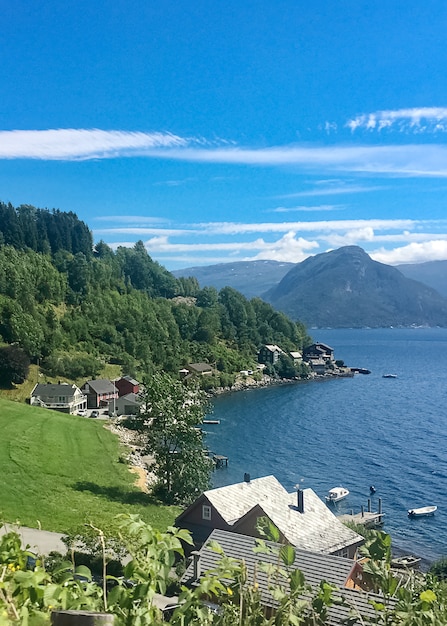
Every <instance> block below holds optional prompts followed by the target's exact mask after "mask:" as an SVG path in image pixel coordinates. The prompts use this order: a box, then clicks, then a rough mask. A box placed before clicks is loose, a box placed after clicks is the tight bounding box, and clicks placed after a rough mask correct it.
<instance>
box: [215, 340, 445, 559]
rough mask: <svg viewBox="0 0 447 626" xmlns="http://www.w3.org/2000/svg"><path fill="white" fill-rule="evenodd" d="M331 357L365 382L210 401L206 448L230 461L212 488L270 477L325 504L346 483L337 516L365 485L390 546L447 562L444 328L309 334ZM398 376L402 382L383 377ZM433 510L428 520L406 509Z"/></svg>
mask: <svg viewBox="0 0 447 626" xmlns="http://www.w3.org/2000/svg"><path fill="white" fill-rule="evenodd" d="M311 332H312V337H313V339H314V340H315V341H322V342H324V343H327V344H328V345H330V346H331V347H332V348H334V351H335V358H337V359H343V360H344V362H345V364H346V365H349V366H356V367H364V368H367V369H370V370H371V374H370V375H361V374H358V375H356V376H354V378H343V379H335V380H329V381H323V382H315V381H312V382H303V383H296V384H292V385H284V386H277V387H269V388H266V389H256V390H251V391H244V392H238V393H234V394H228V395H225V396H221V397H219V398H217V399H216V400H215V402H214V414H213V416H212V417H213V419H219V420H220V425H216V426H207V427H206V428H207V444H208V447H209V448H210V450H212V451H214V452H216V453H218V454H224V455H226V456H228V457H229V466H228V468H226V469H219V470H216V472H215V473H214V474H213V484H214V486H216V487H217V486H222V485H227V484H231V483H234V482H240V481H241V480H243V476H244V472H248V473H249V474H250V475H251V477H252V478H256V477H260V476H265V475H267V474H274V475H275V476H276V477H277V478H278V480H279V481H280V482H281V483H282V484H283V485H284V487H286V489H287V490H289V491H292V490H293V487H294V485H295V484H297V483H300V484H301V485H302V486H303V487H311V488H312V489H313V490H314V491H315V492H316V493H317V494H318V495H319V496H320V497H322V498H324V496H325V494H326V492H327V491H328V489H330V488H331V487H334V486H338V485H343V486H344V487H347V488H348V489H349V490H350V495H349V496H348V498H347V499H346V500H345V501H343V502H340V503H338V504H337V505H336V506H337V507H338V508H337V512H338V513H344V512H350V511H351V509H353V510H354V512H359V511H360V509H361V506H362V505H364V506H365V507H366V505H367V500H368V497H370V495H369V485H371V484H373V485H375V487H376V489H377V491H376V494H375V495H374V496H373V497H372V505H373V509H374V510H376V507H377V501H378V498H379V497H380V498H382V504H383V510H384V512H385V515H386V517H385V526H384V530H386V531H387V532H389V533H390V534H391V535H392V538H393V545H394V546H396V547H397V548H400V549H403V550H405V551H411V552H413V553H416V554H418V555H420V556H423V557H425V558H427V559H428V560H434V559H436V558H439V556H441V555H447V504H446V503H445V502H444V497H445V495H446V486H447V392H446V389H447V329H371V330H369V329H365V330H348V329H346V330H344V329H343V330H315V331H311ZM384 373H395V374H397V376H398V378H396V379H385V378H382V374H384ZM429 504H436V505H437V506H438V511H437V513H436V515H435V516H434V517H433V518H419V519H410V518H408V516H407V510H408V509H409V508H412V507H418V506H425V505H429Z"/></svg>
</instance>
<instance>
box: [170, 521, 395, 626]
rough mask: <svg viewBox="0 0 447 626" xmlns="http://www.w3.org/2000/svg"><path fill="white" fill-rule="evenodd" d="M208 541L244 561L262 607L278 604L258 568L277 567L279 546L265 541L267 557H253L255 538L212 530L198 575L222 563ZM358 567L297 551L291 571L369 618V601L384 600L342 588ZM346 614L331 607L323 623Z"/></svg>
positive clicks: (190, 577)
mask: <svg viewBox="0 0 447 626" xmlns="http://www.w3.org/2000/svg"><path fill="white" fill-rule="evenodd" d="M211 541H217V543H218V544H219V545H220V547H221V548H222V549H223V551H224V553H225V556H226V557H230V558H235V559H237V560H239V561H244V564H245V566H246V571H247V582H248V584H250V583H253V582H254V581H256V583H257V584H258V585H259V590H260V592H261V601H262V603H263V604H264V605H265V606H271V607H274V606H276V604H277V603H276V601H275V600H274V599H273V597H272V594H271V593H270V591H269V588H270V587H271V579H269V576H268V574H267V573H266V572H265V571H263V568H262V567H259V564H260V563H269V564H272V565H277V564H278V550H279V549H280V548H281V544H277V543H274V542H271V541H266V542H265V543H266V545H267V546H268V547H269V548H270V549H271V551H270V552H269V553H264V552H262V553H259V552H258V553H255V552H254V550H253V549H254V548H255V547H256V545H257V540H256V538H254V537H249V536H247V535H240V534H238V533H233V532H228V531H225V530H213V532H212V533H211V535H210V537H209V538H208V540H207V541H206V543H205V544H204V546H203V547H202V548H201V550H200V560H199V566H200V570H199V573H200V572H201V573H202V574H203V573H205V572H206V571H209V570H214V569H215V568H216V566H217V564H218V562H219V560H220V559H221V555H219V554H218V553H217V552H216V551H214V550H212V549H211V548H210V547H209V545H208V544H209V543H210V542H211ZM357 567H358V565H357V563H356V561H353V560H351V559H346V558H344V557H339V556H332V555H328V554H318V553H315V552H312V551H306V550H300V549H296V553H295V561H294V563H293V565H292V566H291V569H299V570H301V572H302V573H303V574H304V578H305V581H306V584H309V585H311V586H312V587H313V588H314V589H316V588H317V587H318V586H319V585H320V582H321V581H322V580H325V581H326V582H328V583H329V584H331V585H334V586H336V587H337V588H338V589H340V590H341V593H335V594H334V595H335V596H337V597H339V596H343V597H344V598H345V600H346V601H347V602H348V603H349V604H351V605H352V606H354V607H356V608H357V609H358V611H359V613H360V614H361V615H364V616H365V615H368V616H370V617H372V616H373V615H374V614H375V611H374V608H373V607H372V606H371V605H370V604H369V603H368V599H369V598H371V597H374V599H375V600H376V601H381V602H383V597H381V596H380V597H378V596H373V595H372V594H368V593H366V592H363V591H358V590H354V589H352V588H351V589H347V588H346V587H345V585H346V583H347V581H348V579H350V578H351V576H353V575H355V570H356V568H357ZM182 582H183V583H184V584H193V583H194V564H193V563H191V565H190V566H189V567H188V569H187V570H186V572H185V574H184V575H183V577H182ZM393 603H394V601H391V604H393ZM348 614H349V608H348V607H346V606H345V607H343V606H337V605H333V606H332V607H330V608H329V614H328V620H327V622H326V623H327V624H331V625H337V626H338V625H339V624H341V623H342V619H343V618H344V619H346V617H348ZM358 623H359V624H360V623H361V621H360V620H359V622H358Z"/></svg>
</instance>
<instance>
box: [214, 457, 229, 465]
mask: <svg viewBox="0 0 447 626" xmlns="http://www.w3.org/2000/svg"><path fill="white" fill-rule="evenodd" d="M213 461H214V465H215V466H216V467H228V457H227V456H223V455H222V454H213Z"/></svg>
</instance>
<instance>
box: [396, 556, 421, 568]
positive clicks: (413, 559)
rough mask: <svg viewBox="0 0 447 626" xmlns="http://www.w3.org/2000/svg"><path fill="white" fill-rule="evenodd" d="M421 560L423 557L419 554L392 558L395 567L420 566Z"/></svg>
mask: <svg viewBox="0 0 447 626" xmlns="http://www.w3.org/2000/svg"><path fill="white" fill-rule="evenodd" d="M420 562H421V559H420V558H418V557H417V556H413V555H412V554H407V555H405V556H397V557H395V558H393V559H391V567H395V568H397V569H415V568H417V567H418V566H419V563H420Z"/></svg>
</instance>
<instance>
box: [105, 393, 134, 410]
mask: <svg viewBox="0 0 447 626" xmlns="http://www.w3.org/2000/svg"><path fill="white" fill-rule="evenodd" d="M141 402H142V400H141V396H139V395H138V394H137V393H127V394H126V395H125V396H121V397H120V398H118V400H114V401H113V402H111V403H110V404H109V415H113V414H115V415H138V413H139V412H140V407H141Z"/></svg>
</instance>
